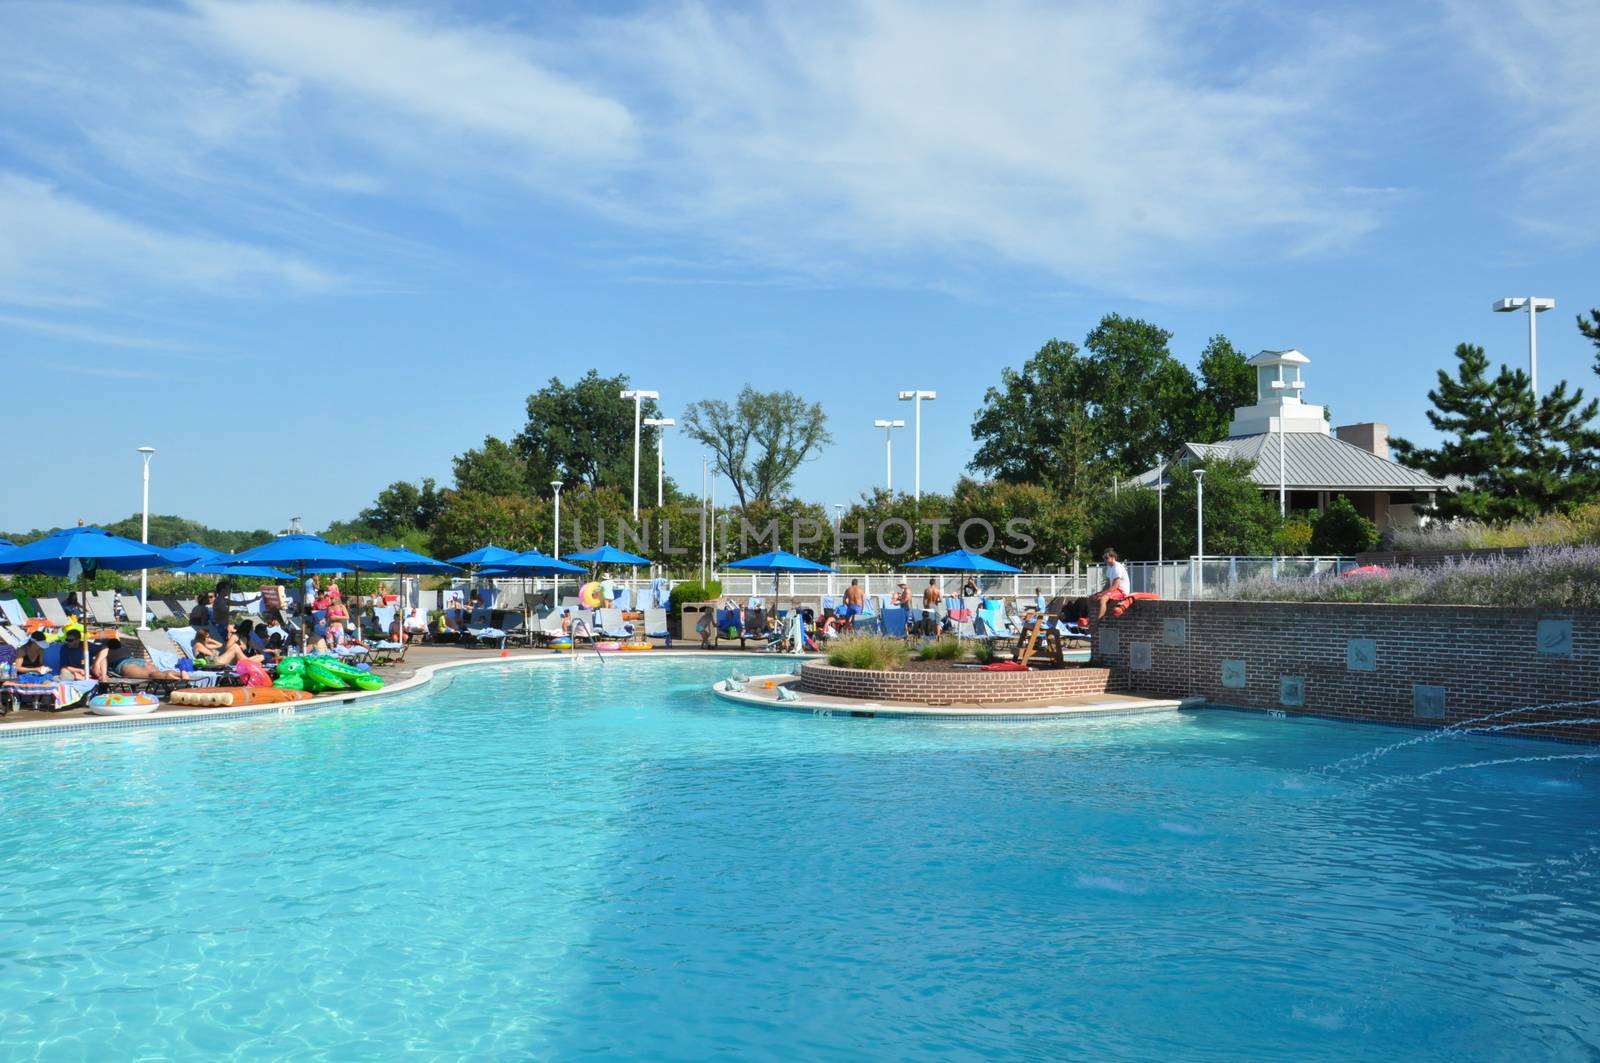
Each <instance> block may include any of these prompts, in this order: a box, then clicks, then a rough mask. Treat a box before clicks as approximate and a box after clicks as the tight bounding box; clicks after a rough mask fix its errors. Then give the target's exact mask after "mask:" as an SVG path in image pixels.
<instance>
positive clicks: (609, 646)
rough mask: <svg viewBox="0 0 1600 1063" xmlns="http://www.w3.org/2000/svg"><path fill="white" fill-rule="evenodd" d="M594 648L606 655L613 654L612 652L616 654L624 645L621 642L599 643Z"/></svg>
mask: <svg viewBox="0 0 1600 1063" xmlns="http://www.w3.org/2000/svg"><path fill="white" fill-rule="evenodd" d="M594 648H595V649H597V650H601V651H603V652H605V653H612V652H615V651H616V650H620V649H622V643H620V642H597V643H595V644H594Z"/></svg>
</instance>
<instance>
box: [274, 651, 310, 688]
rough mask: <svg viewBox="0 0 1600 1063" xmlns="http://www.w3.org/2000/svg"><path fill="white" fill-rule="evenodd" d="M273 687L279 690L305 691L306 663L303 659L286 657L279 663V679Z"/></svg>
mask: <svg viewBox="0 0 1600 1063" xmlns="http://www.w3.org/2000/svg"><path fill="white" fill-rule="evenodd" d="M272 685H273V686H274V687H276V688H278V689H279V690H304V689H305V688H306V662H305V658H303V657H285V658H284V659H283V660H281V661H279V662H278V678H276V679H274V680H273V681H272Z"/></svg>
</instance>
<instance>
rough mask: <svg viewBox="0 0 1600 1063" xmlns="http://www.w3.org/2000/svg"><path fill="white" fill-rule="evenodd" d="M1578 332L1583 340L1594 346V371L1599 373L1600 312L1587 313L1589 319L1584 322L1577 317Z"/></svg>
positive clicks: (1580, 316)
mask: <svg viewBox="0 0 1600 1063" xmlns="http://www.w3.org/2000/svg"><path fill="white" fill-rule="evenodd" d="M1578 331H1579V332H1580V333H1582V334H1583V336H1584V338H1585V339H1587V340H1588V341H1589V342H1590V343H1592V344H1594V371H1595V372H1596V373H1600V310H1591V311H1589V319H1588V320H1587V321H1585V320H1584V317H1583V315H1582V314H1579V315H1578Z"/></svg>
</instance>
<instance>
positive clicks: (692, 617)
mask: <svg viewBox="0 0 1600 1063" xmlns="http://www.w3.org/2000/svg"><path fill="white" fill-rule="evenodd" d="M707 613H710V614H711V615H712V617H713V618H715V617H716V615H717V603H716V602H685V603H684V605H683V614H682V615H681V616H680V617H679V618H678V637H679V638H680V639H682V640H683V641H685V642H696V643H698V642H699V641H700V635H699V634H698V633H697V632H696V631H695V628H696V627H697V626H698V625H699V623H700V618H701V617H702V616H705V615H706V614H707Z"/></svg>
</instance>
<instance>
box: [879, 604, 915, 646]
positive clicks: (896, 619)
mask: <svg viewBox="0 0 1600 1063" xmlns="http://www.w3.org/2000/svg"><path fill="white" fill-rule="evenodd" d="M910 614H911V610H909V609H907V608H906V607H905V606H903V605H897V606H892V607H889V608H886V609H884V611H883V612H881V613H879V614H878V626H879V627H880V628H881V629H882V630H883V633H884V634H885V635H888V636H889V637H890V638H896V639H903V638H905V637H906V625H907V624H908V623H909V622H910V618H911V616H910Z"/></svg>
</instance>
